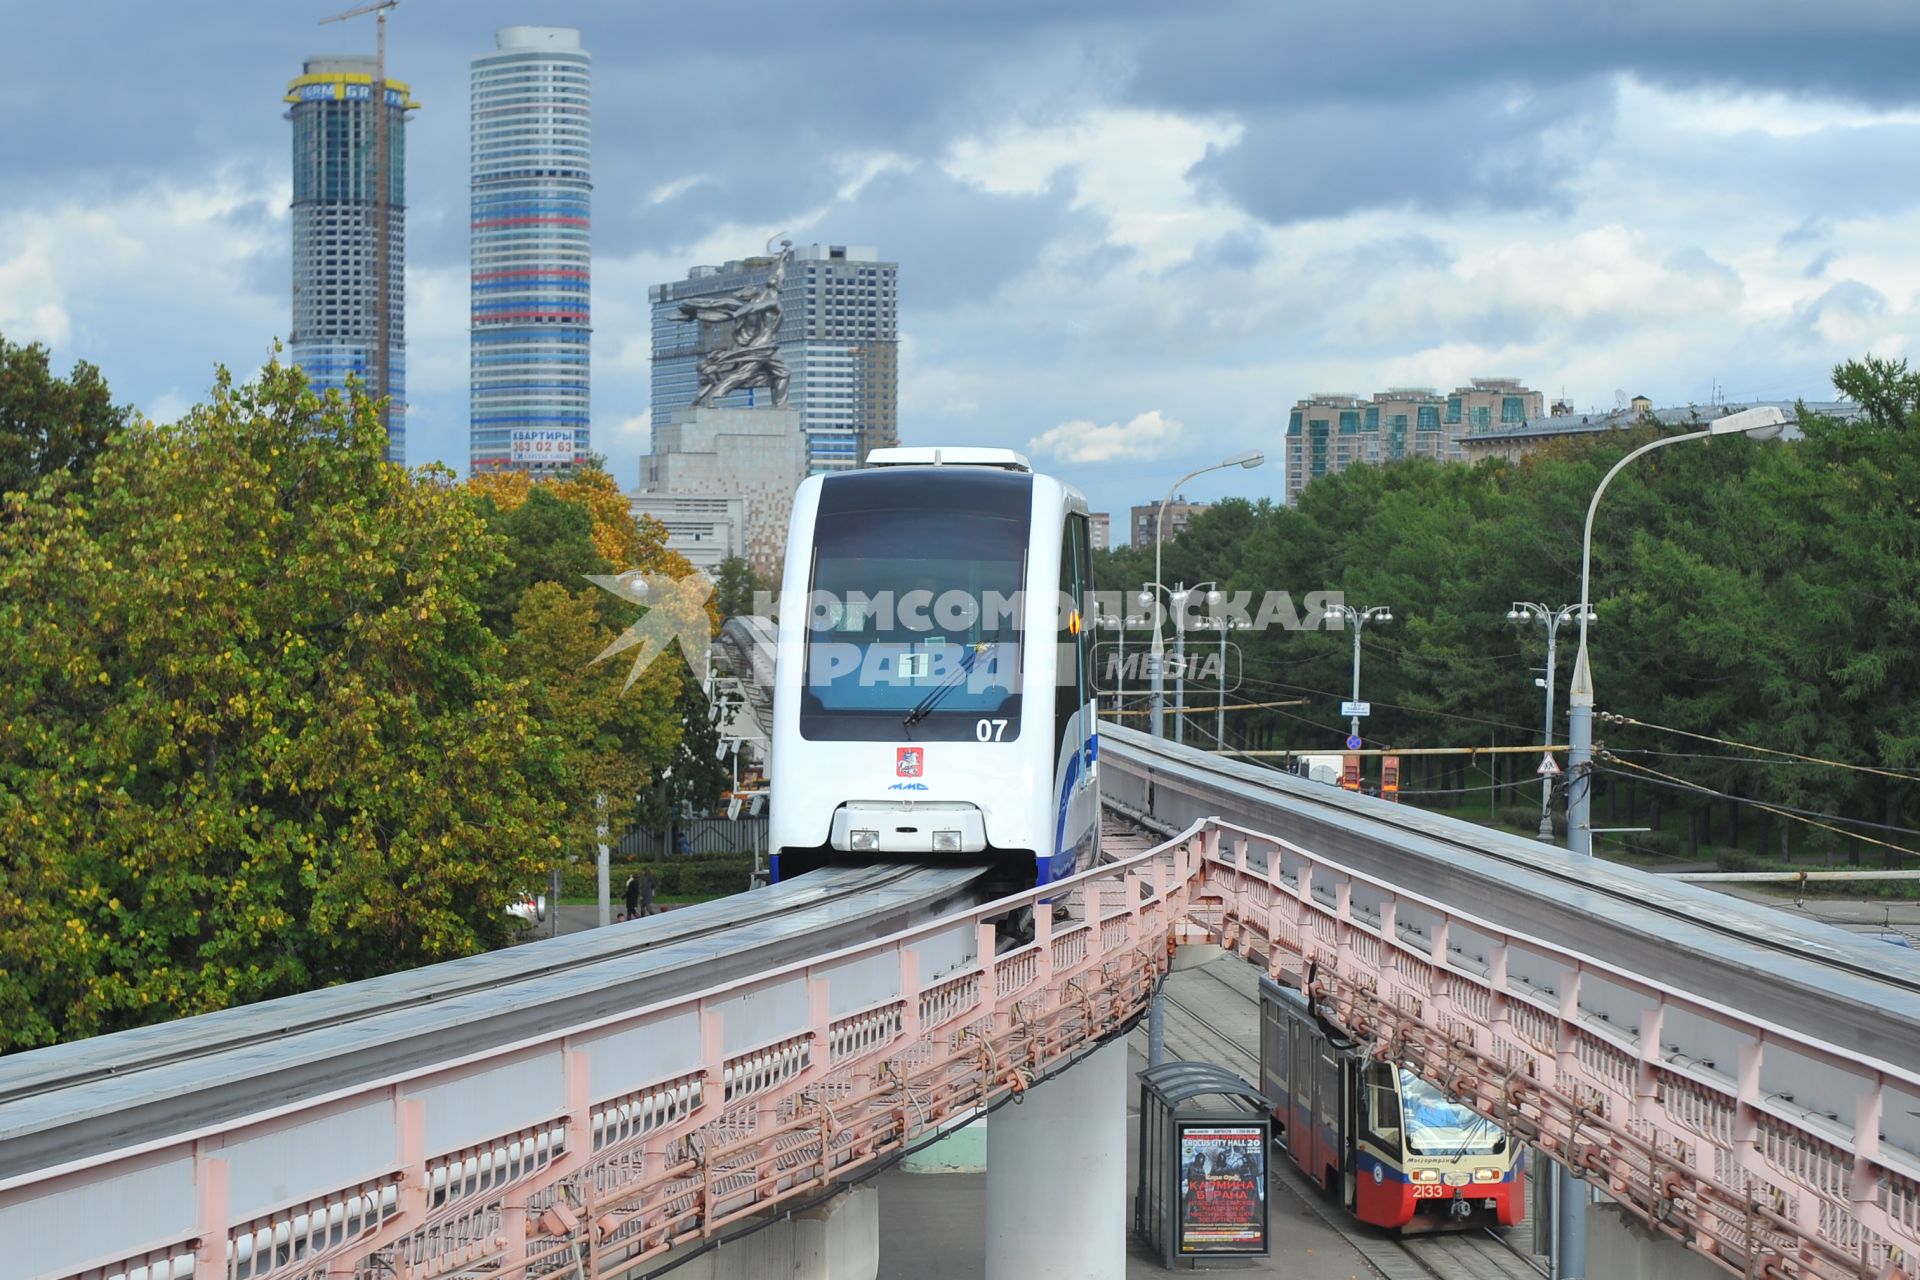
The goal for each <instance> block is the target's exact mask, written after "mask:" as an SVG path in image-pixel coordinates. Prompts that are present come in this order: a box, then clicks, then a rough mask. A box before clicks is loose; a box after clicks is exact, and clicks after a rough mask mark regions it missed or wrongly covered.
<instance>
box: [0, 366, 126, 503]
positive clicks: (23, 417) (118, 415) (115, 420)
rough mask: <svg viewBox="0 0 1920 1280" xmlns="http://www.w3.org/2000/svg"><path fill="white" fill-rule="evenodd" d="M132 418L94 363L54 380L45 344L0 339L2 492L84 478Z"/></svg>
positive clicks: (0, 491)
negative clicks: (51, 479)
mask: <svg viewBox="0 0 1920 1280" xmlns="http://www.w3.org/2000/svg"><path fill="white" fill-rule="evenodd" d="M130 416H131V415H130V412H129V411H128V410H127V409H125V408H123V407H119V406H116V405H115V404H114V403H113V398H112V396H111V394H110V393H109V392H108V390H107V383H106V379H104V378H102V377H101V376H100V371H99V370H98V369H96V368H94V367H93V366H92V365H90V364H88V363H86V362H85V361H80V362H79V363H77V364H75V365H74V366H73V372H72V373H70V374H68V375H67V376H66V377H64V378H57V377H55V376H54V375H53V370H52V367H51V363H50V361H49V359H48V355H47V349H46V348H45V347H43V346H40V345H38V344H31V345H28V346H24V347H22V346H16V345H14V344H12V343H10V342H8V341H7V340H6V338H5V337H0V494H4V493H12V492H15V491H27V490H31V489H33V488H34V487H35V486H36V485H38V484H39V483H40V482H41V481H42V480H44V479H47V478H48V477H49V476H67V477H74V478H83V477H84V476H85V475H86V472H87V470H88V469H89V468H90V467H91V466H92V465H93V460H94V458H95V457H96V456H98V455H99V453H100V451H101V449H103V448H104V447H105V446H106V443H107V440H108V439H109V438H110V437H112V435H113V434H114V433H115V432H116V431H119V430H120V429H122V428H123V427H125V426H126V424H127V421H128V419H129V417H130Z"/></svg>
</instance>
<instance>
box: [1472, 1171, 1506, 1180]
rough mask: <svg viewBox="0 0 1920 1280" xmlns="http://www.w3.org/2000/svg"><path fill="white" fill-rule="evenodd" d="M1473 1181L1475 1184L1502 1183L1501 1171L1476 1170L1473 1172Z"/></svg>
mask: <svg viewBox="0 0 1920 1280" xmlns="http://www.w3.org/2000/svg"><path fill="white" fill-rule="evenodd" d="M1473 1180H1474V1181H1475V1182H1498V1181H1500V1171H1499V1170H1498V1169H1475V1170H1474V1171H1473Z"/></svg>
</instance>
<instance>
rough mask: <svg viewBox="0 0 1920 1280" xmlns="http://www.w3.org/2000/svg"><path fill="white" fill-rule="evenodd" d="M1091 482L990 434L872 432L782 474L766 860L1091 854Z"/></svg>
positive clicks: (809, 864) (1055, 865) (1035, 869)
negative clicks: (939, 436)
mask: <svg viewBox="0 0 1920 1280" xmlns="http://www.w3.org/2000/svg"><path fill="white" fill-rule="evenodd" d="M1087 539H1088V529H1087V503H1086V499H1085V498H1083V497H1082V496H1081V495H1080V493H1079V492H1078V491H1077V490H1075V489H1073V488H1071V487H1069V486H1068V485H1065V484H1062V483H1061V482H1060V481H1058V480H1055V479H1053V478H1052V477H1050V476H1043V475H1035V474H1034V473H1033V471H1032V469H1031V468H1030V467H1029V466H1028V464H1027V460H1026V459H1025V458H1023V457H1021V456H1020V455H1019V454H1017V453H1013V452H1011V451H1009V450H1003V449H978V448H942V449H921V448H914V449H876V450H874V452H873V453H872V455H871V456H870V457H869V459H868V464H867V465H866V466H865V467H863V468H861V469H859V470H855V471H842V472H836V473H834V474H831V475H822V476H812V477H810V478H808V479H807V480H806V481H804V482H803V483H802V484H801V485H800V488H799V492H798V493H797V494H796V495H795V498H794V504H793V521H792V524H791V526H790V529H789V532H788V534H787V564H786V576H785V580H784V581H783V583H782V589H781V602H782V603H781V612H780V640H779V660H778V664H777V669H776V674H775V684H774V699H773V757H772V761H771V773H772V804H771V807H770V818H769V821H770V826H771V829H770V832H769V844H770V849H771V853H772V859H771V861H772V871H773V876H774V878H775V879H776V880H778V879H787V878H791V877H792V876H795V875H799V874H800V873H802V872H804V871H808V870H811V869H812V868H814V867H818V866H822V865H825V864H828V863H833V862H846V861H875V862H880V861H896V862H918V861H927V860H936V861H956V862H958V861H991V862H994V863H997V864H1000V865H1002V866H1004V867H1005V868H1006V869H1007V871H1008V873H1009V874H1008V880H1009V882H1012V883H1019V884H1025V885H1036V884H1038V885H1045V884H1048V883H1050V882H1052V881H1054V880H1058V879H1060V878H1061V877H1063V876H1066V875H1070V874H1072V873H1073V872H1075V871H1076V870H1080V869H1083V868H1085V867H1087V866H1090V865H1091V864H1092V863H1093V861H1094V860H1095V859H1096V857H1097V856H1098V844H1099V831H1100V792H1099V783H1098V779H1097V770H1096V768H1095V764H1096V759H1097V751H1098V746H1097V737H1096V734H1095V721H1094V691H1093V684H1092V676H1093V632H1092V628H1091V627H1090V626H1087V625H1085V624H1084V620H1083V617H1082V613H1081V610H1082V609H1083V608H1085V605H1084V604H1083V603H1081V602H1083V601H1085V600H1087V599H1088V597H1089V593H1090V591H1091V586H1092V584H1091V582H1090V581H1089V576H1088V575H1089V570H1090V565H1091V559H1090V555H1089V545H1088V540H1087Z"/></svg>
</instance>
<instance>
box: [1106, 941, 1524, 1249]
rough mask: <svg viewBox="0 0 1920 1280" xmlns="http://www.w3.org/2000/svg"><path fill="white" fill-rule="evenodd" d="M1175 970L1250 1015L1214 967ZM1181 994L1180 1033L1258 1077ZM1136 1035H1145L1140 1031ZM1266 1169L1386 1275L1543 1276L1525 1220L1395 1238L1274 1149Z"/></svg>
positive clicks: (1232, 1037) (1172, 1009)
mask: <svg viewBox="0 0 1920 1280" xmlns="http://www.w3.org/2000/svg"><path fill="white" fill-rule="evenodd" d="M1215 963H1216V964H1218V963H1220V962H1217V961H1216V962H1215ZM1234 963H1240V962H1238V961H1235V962H1234ZM1179 976H1180V979H1181V980H1182V982H1183V985H1185V986H1193V985H1197V984H1199V983H1200V982H1203V981H1204V982H1205V983H1206V984H1207V985H1208V986H1209V988H1211V987H1218V988H1220V989H1222V990H1224V991H1226V992H1228V993H1229V994H1230V996H1231V998H1234V999H1238V1000H1240V1001H1243V1002H1244V1003H1245V1004H1246V1005H1247V1010H1248V1017H1249V1019H1252V1017H1253V1007H1254V1006H1253V1001H1252V1000H1251V999H1250V998H1249V996H1248V994H1247V993H1246V992H1245V991H1243V990H1241V989H1240V988H1239V987H1238V986H1236V985H1235V984H1234V983H1232V982H1231V981H1229V980H1227V979H1226V978H1224V977H1222V976H1221V975H1220V974H1219V973H1217V972H1216V971H1215V968H1214V966H1213V965H1202V966H1200V967H1198V968H1195V969H1188V970H1184V971H1183V972H1182V974H1181V975H1179ZM1170 981H1171V979H1170ZM1183 994H1188V993H1183V992H1180V991H1176V990H1169V989H1168V988H1167V987H1166V986H1163V987H1162V991H1161V999H1162V1001H1163V1002H1164V1003H1165V1005H1166V1006H1167V1010H1168V1013H1169V1015H1170V1019H1169V1020H1170V1021H1171V1020H1172V1019H1175V1018H1177V1019H1179V1020H1180V1021H1181V1022H1183V1023H1186V1024H1190V1025H1189V1026H1187V1027H1182V1028H1181V1036H1180V1038H1197V1039H1199V1040H1200V1041H1201V1042H1202V1043H1203V1044H1204V1045H1205V1046H1206V1047H1209V1048H1211V1049H1212V1053H1211V1054H1210V1055H1209V1056H1210V1058H1211V1060H1213V1061H1215V1062H1218V1063H1221V1065H1229V1064H1228V1062H1227V1061H1226V1060H1227V1059H1231V1060H1232V1064H1231V1065H1233V1066H1234V1068H1235V1069H1236V1070H1242V1071H1244V1072H1245V1073H1246V1077H1247V1078H1248V1079H1249V1080H1251V1081H1253V1082H1256V1083H1257V1082H1258V1080H1259V1072H1260V1055H1259V1052H1258V1050H1257V1049H1255V1048H1251V1047H1249V1046H1248V1044H1247V1043H1246V1041H1245V1040H1243V1039H1242V1038H1241V1037H1240V1036H1238V1035H1236V1034H1235V1033H1233V1032H1231V1031H1229V1030H1228V1029H1226V1028H1224V1027H1222V1026H1220V1025H1219V1023H1218V1022H1217V1021H1215V1020H1214V1019H1213V1018H1211V1017H1209V1016H1208V1015H1207V1013H1206V1012H1204V1011H1203V1010H1202V1009H1201V1008H1200V1007H1199V1003H1200V1002H1199V1001H1198V1000H1195V999H1191V998H1188V999H1182V995H1183ZM1256 1025H1257V1024H1256ZM1196 1032H1197V1033H1198V1034H1197V1037H1196V1036H1195V1035H1194V1033H1196ZM1135 1034H1136V1035H1141V1036H1144V1035H1145V1032H1144V1031H1139V1032H1136V1033H1135ZM1268 1169H1269V1173H1270V1175H1271V1177H1272V1179H1273V1181H1275V1182H1278V1183H1281V1184H1282V1185H1284V1186H1285V1187H1286V1189H1287V1190H1288V1191H1290V1192H1291V1193H1292V1194H1293V1196H1294V1198H1295V1199H1296V1200H1298V1201H1299V1202H1300V1203H1301V1204H1302V1205H1303V1206H1304V1207H1305V1208H1306V1209H1307V1211H1308V1212H1310V1213H1312V1214H1313V1215H1314V1216H1315V1217H1317V1218H1319V1219H1320V1220H1321V1221H1322V1222H1324V1223H1325V1224H1326V1225H1327V1226H1328V1228H1330V1229H1331V1230H1332V1231H1333V1232H1334V1233H1335V1234H1337V1235H1338V1236H1340V1238H1341V1239H1343V1240H1345V1241H1346V1242H1347V1243H1348V1244H1349V1245H1351V1246H1352V1247H1353V1248H1354V1249H1355V1251H1357V1252H1358V1253H1359V1254H1360V1256H1361V1257H1363V1258H1365V1259H1366V1261H1367V1263H1368V1265H1369V1266H1371V1267H1373V1269H1374V1270H1375V1271H1377V1272H1378V1273H1379V1274H1380V1275H1381V1276H1382V1277H1384V1278H1385V1280H1427V1278H1429V1277H1430V1278H1431V1280H1538V1278H1539V1277H1541V1276H1545V1275H1546V1274H1547V1268H1546V1267H1545V1266H1544V1265H1542V1264H1541V1263H1540V1262H1539V1261H1537V1260H1535V1258H1534V1257H1533V1256H1532V1255H1530V1254H1528V1253H1525V1252H1523V1251H1522V1250H1521V1248H1520V1247H1519V1246H1518V1245H1517V1244H1516V1243H1515V1238H1524V1235H1525V1233H1526V1232H1527V1227H1526V1226H1525V1225H1522V1226H1519V1227H1515V1228H1513V1229H1512V1230H1511V1231H1508V1232H1500V1231H1495V1230H1492V1229H1490V1228H1487V1227H1478V1228H1475V1229H1473V1230H1469V1231H1458V1232H1445V1233H1440V1234H1435V1235H1427V1236H1408V1237H1396V1236H1394V1235H1391V1234H1388V1233H1386V1232H1383V1231H1377V1230H1373V1229H1370V1228H1368V1227H1367V1226H1366V1225H1364V1224H1362V1223H1360V1222H1357V1221H1355V1220H1354V1219H1353V1218H1351V1217H1350V1216H1349V1215H1347V1214H1346V1213H1345V1212H1344V1211H1342V1210H1341V1209H1340V1208H1339V1207H1338V1206H1336V1205H1332V1204H1329V1203H1328V1202H1327V1198H1326V1193H1325V1192H1324V1191H1323V1190H1322V1189H1321V1188H1320V1187H1319V1186H1317V1185H1316V1184H1315V1183H1313V1182H1312V1181H1311V1180H1310V1179H1308V1178H1307V1177H1306V1176H1305V1175H1304V1174H1302V1173H1301V1172H1300V1170H1299V1169H1298V1168H1296V1167H1295V1166H1294V1164H1293V1163H1292V1161H1291V1160H1290V1159H1287V1158H1284V1157H1281V1156H1278V1155H1276V1157H1275V1158H1274V1159H1273V1160H1271V1161H1269V1163H1268Z"/></svg>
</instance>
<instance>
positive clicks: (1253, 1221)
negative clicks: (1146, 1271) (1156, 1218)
mask: <svg viewBox="0 0 1920 1280" xmlns="http://www.w3.org/2000/svg"><path fill="white" fill-rule="evenodd" d="M1264 1132H1265V1131H1264V1130H1263V1129H1261V1128H1260V1127H1258V1126H1255V1125H1209V1126H1205V1127H1201V1126H1198V1125H1194V1126H1183V1127H1182V1128H1181V1130H1180V1252H1182V1253H1263V1252H1265V1251H1266V1247H1267V1152H1266V1148H1265V1145H1264V1144H1263V1141H1262V1139H1263V1137H1264Z"/></svg>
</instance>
